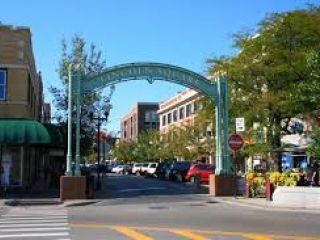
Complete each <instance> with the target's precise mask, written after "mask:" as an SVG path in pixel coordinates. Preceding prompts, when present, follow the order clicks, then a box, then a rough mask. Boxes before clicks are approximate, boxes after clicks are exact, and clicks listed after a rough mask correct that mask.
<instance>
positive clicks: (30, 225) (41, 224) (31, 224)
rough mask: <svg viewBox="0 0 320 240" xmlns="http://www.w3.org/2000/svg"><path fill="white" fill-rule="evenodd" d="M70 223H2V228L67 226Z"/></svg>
mask: <svg viewBox="0 0 320 240" xmlns="http://www.w3.org/2000/svg"><path fill="white" fill-rule="evenodd" d="M67 225H68V223H39V224H38V223H30V224H28V223H26V224H4V225H0V229H1V228H13V227H51V226H52V227H58V226H67Z"/></svg>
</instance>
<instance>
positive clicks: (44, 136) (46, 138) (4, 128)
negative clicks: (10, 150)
mask: <svg viewBox="0 0 320 240" xmlns="http://www.w3.org/2000/svg"><path fill="white" fill-rule="evenodd" d="M50 142H51V138H50V135H49V133H48V131H47V129H46V128H45V127H44V126H43V125H42V124H41V123H39V122H37V121H34V120H26V119H15V120H11V119H10V120H9V119H8V120H6V119H1V120H0V144H45V143H50Z"/></svg>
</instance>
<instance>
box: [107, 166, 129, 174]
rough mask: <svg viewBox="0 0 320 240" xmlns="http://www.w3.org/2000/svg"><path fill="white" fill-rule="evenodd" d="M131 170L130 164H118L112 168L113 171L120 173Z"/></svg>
mask: <svg viewBox="0 0 320 240" xmlns="http://www.w3.org/2000/svg"><path fill="white" fill-rule="evenodd" d="M130 171H131V167H130V166H129V165H118V166H115V167H114V168H112V170H111V172H113V173H118V174H127V173H129V172H130Z"/></svg>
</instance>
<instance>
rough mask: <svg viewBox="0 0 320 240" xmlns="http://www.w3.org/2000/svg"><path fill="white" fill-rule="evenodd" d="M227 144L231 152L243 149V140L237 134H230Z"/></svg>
mask: <svg viewBox="0 0 320 240" xmlns="http://www.w3.org/2000/svg"><path fill="white" fill-rule="evenodd" d="M228 144H229V148H230V149H231V150H232V151H234V152H237V151H239V150H240V149H241V148H242V147H243V145H244V140H243V138H242V137H241V135H239V134H231V135H230V136H229V139H228Z"/></svg>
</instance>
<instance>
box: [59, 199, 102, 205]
mask: <svg viewBox="0 0 320 240" xmlns="http://www.w3.org/2000/svg"><path fill="white" fill-rule="evenodd" d="M98 202H100V201H98V200H96V201H95V200H91V201H79V202H68V201H67V202H63V206H64V207H81V206H88V205H91V204H95V203H98Z"/></svg>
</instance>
